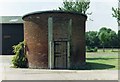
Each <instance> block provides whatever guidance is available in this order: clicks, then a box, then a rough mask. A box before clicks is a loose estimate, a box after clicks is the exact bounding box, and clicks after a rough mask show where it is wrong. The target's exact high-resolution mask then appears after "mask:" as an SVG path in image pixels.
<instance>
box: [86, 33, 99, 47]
mask: <svg viewBox="0 0 120 82" xmlns="http://www.w3.org/2000/svg"><path fill="white" fill-rule="evenodd" d="M86 45H87V46H89V47H98V46H99V38H98V32H97V31H89V32H86Z"/></svg>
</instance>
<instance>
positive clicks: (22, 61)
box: [12, 41, 28, 68]
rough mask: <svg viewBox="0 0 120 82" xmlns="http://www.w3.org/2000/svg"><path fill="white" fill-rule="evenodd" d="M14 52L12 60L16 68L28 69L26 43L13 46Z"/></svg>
mask: <svg viewBox="0 0 120 82" xmlns="http://www.w3.org/2000/svg"><path fill="white" fill-rule="evenodd" d="M13 52H14V53H15V56H14V57H13V58H12V64H13V65H14V67H16V68H26V67H28V61H27V57H26V55H25V54H24V41H23V42H20V43H19V44H17V45H14V46H13Z"/></svg>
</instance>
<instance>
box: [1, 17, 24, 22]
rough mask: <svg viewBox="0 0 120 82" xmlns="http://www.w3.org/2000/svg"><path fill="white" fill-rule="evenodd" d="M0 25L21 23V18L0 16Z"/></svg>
mask: <svg viewBox="0 0 120 82" xmlns="http://www.w3.org/2000/svg"><path fill="white" fill-rule="evenodd" d="M0 23H23V20H22V17H21V16H0Z"/></svg>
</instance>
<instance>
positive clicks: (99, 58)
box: [87, 58, 118, 60]
mask: <svg viewBox="0 0 120 82" xmlns="http://www.w3.org/2000/svg"><path fill="white" fill-rule="evenodd" d="M111 59H118V58H87V60H111Z"/></svg>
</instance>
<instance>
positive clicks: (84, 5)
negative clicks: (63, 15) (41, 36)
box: [59, 0, 90, 14]
mask: <svg viewBox="0 0 120 82" xmlns="http://www.w3.org/2000/svg"><path fill="white" fill-rule="evenodd" d="M89 5H90V1H89V0H76V1H75V2H74V1H73V0H64V1H63V7H59V10H62V11H73V12H78V13H83V14H86V11H87V10H88V9H89V7H90V6H89Z"/></svg>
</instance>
